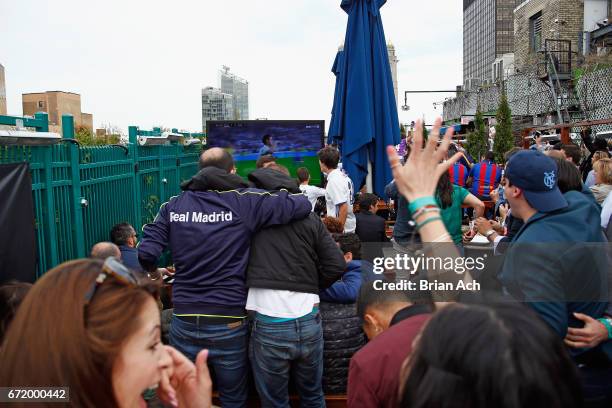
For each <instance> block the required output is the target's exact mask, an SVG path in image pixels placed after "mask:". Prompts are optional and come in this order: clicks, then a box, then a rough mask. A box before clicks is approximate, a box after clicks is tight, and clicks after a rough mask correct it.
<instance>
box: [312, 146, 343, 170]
mask: <svg viewBox="0 0 612 408" xmlns="http://www.w3.org/2000/svg"><path fill="white" fill-rule="evenodd" d="M317 156H319V161H320V162H321V163H323V164H324V165H325V166H326V167H327V168H328V169H335V168H337V167H338V163H339V162H340V152H339V151H338V149H336V148H334V147H331V146H325V147H324V148H322V149H321V150H319V152H318V153H317Z"/></svg>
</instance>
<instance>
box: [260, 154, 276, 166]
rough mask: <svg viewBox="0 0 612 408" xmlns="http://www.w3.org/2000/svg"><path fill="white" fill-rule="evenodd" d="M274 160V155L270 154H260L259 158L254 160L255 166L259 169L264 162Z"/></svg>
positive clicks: (273, 161) (272, 161)
mask: <svg viewBox="0 0 612 408" xmlns="http://www.w3.org/2000/svg"><path fill="white" fill-rule="evenodd" d="M275 162H276V159H275V158H274V156H272V155H271V154H264V155H263V156H260V157H259V159H257V161H256V162H255V168H257V169H261V168H262V167H264V166H265V165H266V164H268V163H275Z"/></svg>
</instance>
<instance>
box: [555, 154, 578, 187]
mask: <svg viewBox="0 0 612 408" xmlns="http://www.w3.org/2000/svg"><path fill="white" fill-rule="evenodd" d="M553 160H554V161H555V162H556V163H557V185H558V186H559V190H561V192H562V193H564V194H565V193H567V192H568V191H582V179H581V177H580V170H578V167H576V166H575V165H574V164H573V163H572V162H569V161H567V160H565V159H561V158H559V157H553Z"/></svg>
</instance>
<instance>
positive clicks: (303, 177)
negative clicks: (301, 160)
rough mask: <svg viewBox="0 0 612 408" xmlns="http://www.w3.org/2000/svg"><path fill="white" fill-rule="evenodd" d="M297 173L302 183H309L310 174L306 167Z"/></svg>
mask: <svg viewBox="0 0 612 408" xmlns="http://www.w3.org/2000/svg"><path fill="white" fill-rule="evenodd" d="M296 172H297V178H298V180H299V181H300V183H303V182H305V181H308V179H309V178H310V172H309V171H308V169H307V168H306V167H300V168H299V169H297V171H296Z"/></svg>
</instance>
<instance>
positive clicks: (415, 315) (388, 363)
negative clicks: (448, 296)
mask: <svg viewBox="0 0 612 408" xmlns="http://www.w3.org/2000/svg"><path fill="white" fill-rule="evenodd" d="M422 295H423V294H421V293H419V292H415V291H412V292H408V291H399V290H376V287H375V285H373V284H369V283H368V284H364V285H362V286H361V290H360V292H359V301H358V313H359V317H361V320H362V322H363V330H364V332H365V333H366V335H367V336H368V339H369V340H370V342H369V343H368V344H366V345H365V346H364V347H363V348H362V349H361V350H359V351H358V352H357V353H355V355H354V356H353V358H352V359H351V364H350V368H349V381H348V406H349V407H395V406H396V405H397V402H398V395H399V378H400V370H401V367H402V363H403V362H404V360H405V359H406V357H408V356H409V355H410V353H411V351H412V343H413V341H414V339H415V338H416V337H417V336H418V335H419V333H420V332H421V330H422V328H423V326H424V325H425V323H426V322H427V321H428V320H429V317H430V315H431V311H432V308H433V307H432V304H431V302H430V301H429V300H428V299H427V296H422Z"/></svg>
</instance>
